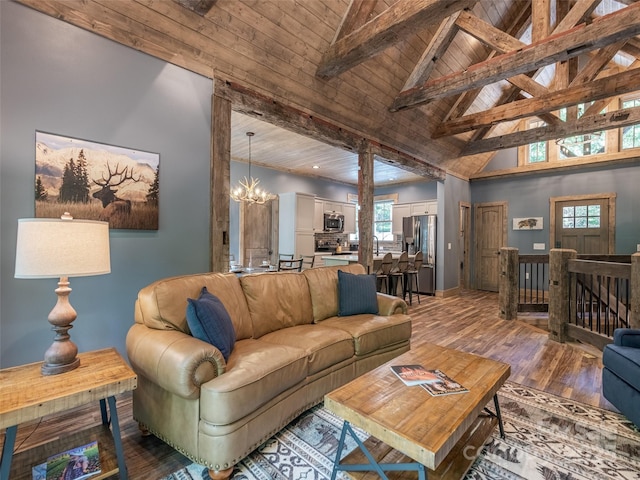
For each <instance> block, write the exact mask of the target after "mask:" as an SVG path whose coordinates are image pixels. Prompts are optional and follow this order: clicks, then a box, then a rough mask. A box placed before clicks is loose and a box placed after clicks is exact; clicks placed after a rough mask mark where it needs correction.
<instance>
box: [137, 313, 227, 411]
mask: <svg viewBox="0 0 640 480" xmlns="http://www.w3.org/2000/svg"><path fill="white" fill-rule="evenodd" d="M127 355H128V357H129V361H130V362H131V367H132V368H133V370H134V371H135V372H136V373H138V374H140V375H143V376H144V377H146V378H147V379H148V380H150V381H151V382H153V383H155V384H157V385H159V386H160V387H162V388H164V389H165V390H167V391H169V392H171V393H174V394H176V395H179V396H181V397H184V398H191V399H193V398H198V397H199V396H200V386H201V385H202V384H204V383H206V382H208V381H209V380H211V379H212V378H215V377H217V376H219V375H222V374H223V373H224V372H225V369H226V363H225V361H224V357H223V356H222V353H220V350H218V349H217V348H216V347H214V346H213V345H211V344H209V343H207V342H203V341H202V340H198V339H197V338H194V337H192V336H191V335H187V334H186V333H183V332H179V331H177V330H155V329H153V328H149V327H146V326H144V325H141V324H135V325H133V326H132V327H131V328H130V329H129V333H128V334H127Z"/></svg>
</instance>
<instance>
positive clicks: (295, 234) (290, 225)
mask: <svg viewBox="0 0 640 480" xmlns="http://www.w3.org/2000/svg"><path fill="white" fill-rule="evenodd" d="M314 212H315V197H314V196H313V195H307V194H303V193H295V192H291V193H281V194H280V195H279V214H278V227H279V230H278V253H293V254H294V255H295V256H296V258H298V257H299V256H300V255H313V252H314V250H315V242H314V238H313V224H314V218H313V216H314Z"/></svg>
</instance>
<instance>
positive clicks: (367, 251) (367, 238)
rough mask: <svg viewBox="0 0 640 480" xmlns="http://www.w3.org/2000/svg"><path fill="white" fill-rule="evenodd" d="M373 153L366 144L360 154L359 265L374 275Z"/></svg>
mask: <svg viewBox="0 0 640 480" xmlns="http://www.w3.org/2000/svg"><path fill="white" fill-rule="evenodd" d="M373 192H374V182H373V152H372V149H371V146H370V145H368V144H367V143H365V144H364V145H363V148H361V149H360V151H359V152H358V203H359V205H360V212H359V214H358V231H359V232H360V242H358V263H360V264H361V265H363V266H364V268H365V269H366V270H367V272H372V273H373V221H374V215H373Z"/></svg>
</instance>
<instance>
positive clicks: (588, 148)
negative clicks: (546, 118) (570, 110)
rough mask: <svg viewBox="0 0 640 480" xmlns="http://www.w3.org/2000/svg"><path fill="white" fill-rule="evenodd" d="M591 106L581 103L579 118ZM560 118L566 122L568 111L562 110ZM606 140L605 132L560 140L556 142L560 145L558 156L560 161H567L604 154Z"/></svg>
mask: <svg viewBox="0 0 640 480" xmlns="http://www.w3.org/2000/svg"><path fill="white" fill-rule="evenodd" d="M592 103H593V102H592ZM589 105H591V104H586V103H581V104H579V105H578V118H580V117H581V116H582V115H583V114H584V112H585V110H586V109H587V107H589ZM558 116H559V117H560V119H561V120H563V121H566V120H567V109H566V108H562V109H560V111H559V112H558ZM605 140H606V136H605V134H604V132H594V133H586V134H584V135H575V136H573V137H567V138H563V139H560V140H558V141H557V142H556V143H557V144H558V156H559V158H560V159H566V158H575V157H586V156H588V155H596V154H598V153H604V152H605Z"/></svg>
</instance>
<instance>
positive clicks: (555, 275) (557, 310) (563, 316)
mask: <svg viewBox="0 0 640 480" xmlns="http://www.w3.org/2000/svg"><path fill="white" fill-rule="evenodd" d="M577 255H578V253H577V252H576V251H575V250H569V249H566V248H552V249H551V250H550V251H549V338H550V339H551V340H555V341H556V342H560V343H564V342H565V341H566V339H567V323H569V320H570V319H569V302H570V301H571V299H570V295H569V292H570V286H571V285H570V281H569V268H568V263H569V260H573V259H575V258H576V257H577Z"/></svg>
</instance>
